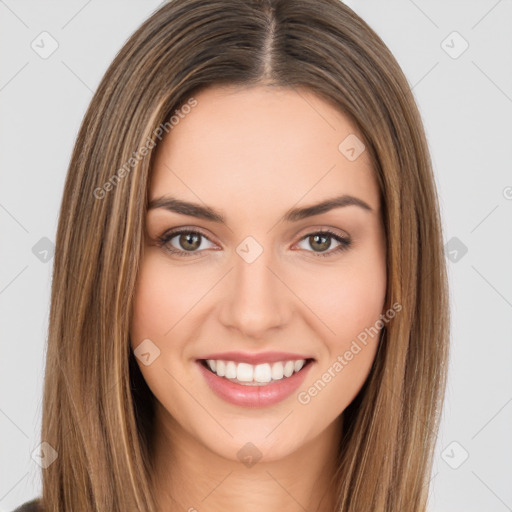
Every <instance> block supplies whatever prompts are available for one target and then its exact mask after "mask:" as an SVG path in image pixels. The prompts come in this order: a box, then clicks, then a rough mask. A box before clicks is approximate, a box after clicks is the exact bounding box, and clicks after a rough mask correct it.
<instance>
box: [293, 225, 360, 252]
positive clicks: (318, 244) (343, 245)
mask: <svg viewBox="0 0 512 512" xmlns="http://www.w3.org/2000/svg"><path fill="white" fill-rule="evenodd" d="M333 239H334V240H335V241H336V242H337V243H338V246H337V247H335V248H334V249H333V250H330V251H328V249H330V248H331V246H332V240H333ZM300 243H306V244H309V246H310V247H312V248H313V251H309V252H315V253H317V255H318V256H330V255H331V254H333V253H337V252H339V251H343V250H345V249H348V248H349V247H350V243H351V242H350V240H348V239H347V238H345V237H342V236H340V235H338V234H336V233H332V232H331V231H319V232H317V233H311V234H309V235H306V236H305V237H304V238H303V239H302V240H301V242H300ZM303 248H305V247H303ZM306 250H307V248H306Z"/></svg>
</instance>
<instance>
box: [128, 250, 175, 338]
mask: <svg viewBox="0 0 512 512" xmlns="http://www.w3.org/2000/svg"><path fill="white" fill-rule="evenodd" d="M161 267H162V265H159V263H158V260H157V259H156V258H154V257H151V256H147V257H145V258H144V260H143V262H142V264H141V268H140V271H139V275H138V278H137V285H136V289H135V296H134V304H133V315H132V323H131V334H132V336H131V339H132V346H137V345H138V344H139V343H140V342H141V341H142V340H143V339H146V338H149V339H152V340H155V341H157V342H158V340H162V339H163V338H164V335H165V333H166V332H167V331H169V329H170V328H171V327H172V325H173V318H174V314H175V313H174V312H175V311H176V309H177V304H175V302H176V301H177V300H179V299H178V294H177V293H172V290H170V289H169V282H168V281H166V279H165V278H164V276H165V269H163V268H161ZM173 286H178V288H179V283H175V282H173Z"/></svg>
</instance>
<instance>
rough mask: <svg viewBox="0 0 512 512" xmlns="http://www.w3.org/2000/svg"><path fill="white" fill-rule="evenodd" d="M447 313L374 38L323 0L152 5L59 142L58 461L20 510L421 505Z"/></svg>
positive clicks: (423, 199)
mask: <svg viewBox="0 0 512 512" xmlns="http://www.w3.org/2000/svg"><path fill="white" fill-rule="evenodd" d="M448 318H449V315H448V299H447V285H446V272H445V263H444V257H443V250H442V232H441V224H440V219H439V211H438V204H437V196H436V189H435V182H434V178H433V174H432V169H431V162H430V158H429V153H428V147H427V143H426V139H425V135H424V131H423V127H422V123H421V118H420V116H419V114H418V110H417V107H416V105H415V102H414V98H413V96H412V93H411V91H410V89H409V87H408V84H407V81H406V79H405V77H404V75H403V73H402V72H401V70H400V68H399V66H398V64H397V62H396V60H395V59H394V58H393V56H392V55H391V54H390V52H389V50H388V49H387V48H386V46H385V45H384V43H383V42H382V41H381V39H380V38H379V37H378V36H377V35H376V34H375V33H374V32H373V31H372V30H371V29H370V28H369V27H368V25H367V24H366V23H365V22H364V21H363V20H361V19H360V18H359V17H358V16H357V15H356V14H354V13H353V12H352V11H351V10H350V9H349V8H348V7H347V6H345V5H343V4H342V3H341V2H338V1H337V0H322V1H318V0H301V1H290V0H266V1H265V0H252V1H248V2H247V1H244V2H240V1H234V0H222V1H207V0H173V1H171V2H169V3H168V4H166V5H164V6H163V7H162V8H161V9H159V10H158V11H157V12H156V13H155V14H154V15H153V16H151V17H150V18H149V19H148V20H147V21H146V22H145V23H144V24H143V25H142V26H141V27H140V28H139V29H138V30H137V31H136V33H135V34H134V35H133V36H132V37H131V38H130V39H129V40H128V42H127V43H126V44H125V45H124V47H123V48H122V49H121V51H120V52H119V54H118V55H117V56H116V58H115V60H114V62H113V63H112V65H111V66H110V68H109V69H108V71H107V73H106V74H105V77H104V78H103V80H102V82H101V84H100V86H99V88H98V91H97V92H96V94H95V96H94V98H93V100H92V102H91V105H90V107H89V110H88V111H87V113H86V116H85V118H84V121H83V124H82V127H81V130H80V133H79V135H78V138H77V142H76V146H75V149H74V153H73V155H72V159H71V164H70V168H69V172H68V176H67V180H66V185H65V190H64V196H63V202H62V206H61V214H60V220H59V226H58V232H57V241H56V255H55V263H54V277H53V287H52V297H51V313H50V327H49V340H48V351H47V362H46V375H45V389H44V404H43V427H42V441H43V442H45V443H47V444H45V447H46V448H45V450H50V449H51V450H54V451H52V452H51V453H54V454H55V457H51V459H53V458H54V460H52V461H51V462H50V459H47V460H48V464H47V467H44V468H43V495H42V497H41V499H40V500H37V501H33V502H31V503H30V504H25V507H26V508H25V509H23V508H22V509H20V510H32V509H31V508H28V507H34V508H33V509H34V510H52V511H59V510H62V511H64V510H102V511H117V510H119V511H121V510H123V511H126V510H137V511H160V510H189V511H193V510H203V511H209V510H221V509H222V510H235V509H236V510H244V511H253V510H277V509H278V508H279V509H285V510H288V511H295V510H304V509H305V510H317V511H343V512H356V511H357V512H360V511H361V510H368V511H375V512H377V511H378V512H384V511H396V510H407V511H414V512H419V511H424V510H426V504H427V496H428V482H429V476H430V469H431V463H432V453H433V449H434V444H435V440H436V435H437V430H438V423H439V415H440V408H441V405H442V400H443V394H444V387H445V376H446V361H447V353H448V338H449V333H448ZM45 453H46V454H47V453H48V451H47V452H45Z"/></svg>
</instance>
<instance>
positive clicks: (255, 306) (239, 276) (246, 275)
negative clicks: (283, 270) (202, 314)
mask: <svg viewBox="0 0 512 512" xmlns="http://www.w3.org/2000/svg"><path fill="white" fill-rule="evenodd" d="M270 253H271V251H270V250H264V251H263V253H262V254H261V255H260V256H259V257H258V258H257V259H256V260H255V261H253V262H252V263H248V262H247V261H245V260H244V259H243V258H242V257H240V256H239V255H238V254H236V253H235V254H234V268H233V270H232V272H230V279H228V280H227V283H226V285H225V288H224V291H223V293H224V297H222V298H221V301H222V306H221V311H220V319H221V322H222V324H223V325H224V326H225V327H227V328H231V329H236V330H238V331H240V332H241V333H242V335H243V336H244V337H251V338H255V339H265V338H268V337H269V336H270V335H271V334H272V331H273V330H275V329H279V328H282V327H284V326H285V325H286V323H287V322H288V320H289V318H290V316H291V314H292V308H293V305H292V301H291V299H290V295H291V292H290V291H289V290H288V288H287V287H286V285H285V284H283V282H282V281H281V280H280V277H279V271H278V270H277V268H276V264H275V261H272V258H271V254H270Z"/></svg>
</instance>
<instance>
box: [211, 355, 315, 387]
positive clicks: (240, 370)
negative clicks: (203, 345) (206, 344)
mask: <svg viewBox="0 0 512 512" xmlns="http://www.w3.org/2000/svg"><path fill="white" fill-rule="evenodd" d="M206 362H207V364H208V366H209V368H210V370H211V371H212V372H214V373H216V374H217V375H218V376H219V377H225V378H226V379H236V380H238V381H240V382H249V383H250V382H259V383H266V382H270V381H271V380H281V379H283V378H286V377H290V376H291V375H293V373H294V372H298V371H299V370H300V369H301V368H302V367H303V366H304V364H305V363H306V360H305V359H298V360H296V361H282V362H277V363H263V364H257V365H252V364H248V363H235V362H234V361H221V360H215V359H207V361H206Z"/></svg>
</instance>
